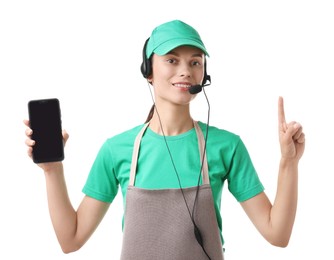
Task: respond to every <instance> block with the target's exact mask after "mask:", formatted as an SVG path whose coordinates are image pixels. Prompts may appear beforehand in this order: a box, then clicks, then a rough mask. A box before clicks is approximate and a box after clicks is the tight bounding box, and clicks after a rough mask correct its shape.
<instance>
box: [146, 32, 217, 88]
mask: <svg viewBox="0 0 334 260" xmlns="http://www.w3.org/2000/svg"><path fill="white" fill-rule="evenodd" d="M149 39H150V38H148V39H147V40H146V41H145V44H144V48H143V62H142V64H141V65H140V71H141V73H142V74H143V77H144V78H145V79H147V78H148V77H149V76H150V75H151V74H152V57H150V58H149V59H148V58H147V57H146V46H147V43H148V41H149ZM207 81H209V82H211V77H210V75H208V74H207V72H206V61H205V62H204V77H203V81H202V86H203V85H204V84H206V82H207Z"/></svg>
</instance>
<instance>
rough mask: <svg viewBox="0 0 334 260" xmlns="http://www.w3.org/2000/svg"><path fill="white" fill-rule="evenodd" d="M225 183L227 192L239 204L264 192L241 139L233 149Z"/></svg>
mask: <svg viewBox="0 0 334 260" xmlns="http://www.w3.org/2000/svg"><path fill="white" fill-rule="evenodd" d="M227 181H228V189H229V191H230V192H231V193H232V194H233V196H234V197H235V198H236V199H237V200H238V201H239V202H242V201H245V200H248V199H250V198H252V197H254V196H255V195H257V194H259V193H260V192H262V191H264V187H263V185H262V183H261V181H260V179H259V177H258V174H257V172H256V170H255V168H254V165H253V163H252V161H251V158H250V156H249V153H248V151H247V149H246V147H245V144H244V143H243V141H242V140H241V139H239V142H238V143H237V145H236V147H235V152H234V154H233V157H232V162H231V165H230V169H229V172H228V175H227Z"/></svg>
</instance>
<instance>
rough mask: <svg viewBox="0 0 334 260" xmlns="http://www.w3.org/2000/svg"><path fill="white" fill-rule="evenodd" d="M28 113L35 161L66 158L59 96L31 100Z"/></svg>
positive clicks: (41, 161)
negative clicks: (33, 142)
mask: <svg viewBox="0 0 334 260" xmlns="http://www.w3.org/2000/svg"><path fill="white" fill-rule="evenodd" d="M28 113H29V120H30V128H31V129H32V131H33V133H32V137H31V138H32V139H33V140H34V141H35V145H34V147H33V155H32V157H33V161H34V162H35V163H43V162H56V161H62V160H64V142H63V135H62V126H61V112H60V104H59V100H58V99H57V98H50V99H39V100H30V101H29V102H28Z"/></svg>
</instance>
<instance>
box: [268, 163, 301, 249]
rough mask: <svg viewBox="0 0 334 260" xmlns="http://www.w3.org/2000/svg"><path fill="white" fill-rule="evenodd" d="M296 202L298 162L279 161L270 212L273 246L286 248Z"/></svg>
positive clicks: (293, 219)
mask: <svg viewBox="0 0 334 260" xmlns="http://www.w3.org/2000/svg"><path fill="white" fill-rule="evenodd" d="M297 200H298V162H293V161H288V160H285V159H281V161H280V167H279V175H278V184H277V193H276V197H275V201H274V204H273V206H272V208H271V212H270V225H271V227H272V231H273V239H274V240H275V244H278V245H280V246H286V245H287V244H288V242H289V239H290V236H291V233H292V228H293V225H294V221H295V216H296V210H297Z"/></svg>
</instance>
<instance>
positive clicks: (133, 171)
mask: <svg viewBox="0 0 334 260" xmlns="http://www.w3.org/2000/svg"><path fill="white" fill-rule="evenodd" d="M148 125H149V123H146V124H145V125H144V127H143V128H142V129H141V130H140V132H139V133H138V135H137V137H136V139H135V143H134V145H133V152H132V160H131V170H130V180H129V185H132V186H134V184H135V177H136V170H137V160H138V154H139V148H140V141H141V138H142V136H143V134H144V133H145V130H146V128H147V127H148Z"/></svg>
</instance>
